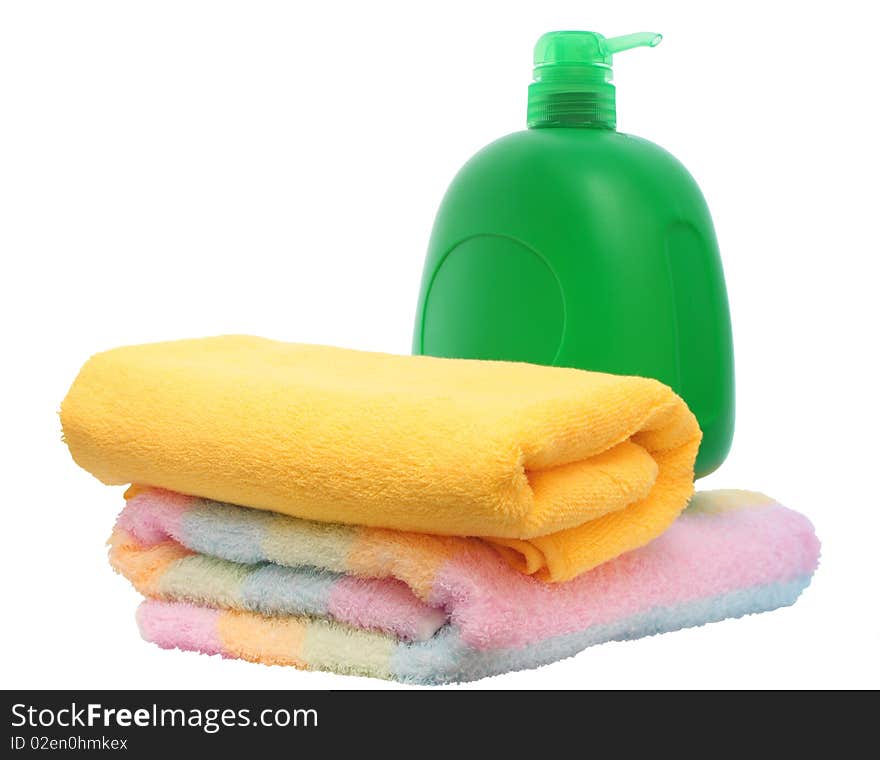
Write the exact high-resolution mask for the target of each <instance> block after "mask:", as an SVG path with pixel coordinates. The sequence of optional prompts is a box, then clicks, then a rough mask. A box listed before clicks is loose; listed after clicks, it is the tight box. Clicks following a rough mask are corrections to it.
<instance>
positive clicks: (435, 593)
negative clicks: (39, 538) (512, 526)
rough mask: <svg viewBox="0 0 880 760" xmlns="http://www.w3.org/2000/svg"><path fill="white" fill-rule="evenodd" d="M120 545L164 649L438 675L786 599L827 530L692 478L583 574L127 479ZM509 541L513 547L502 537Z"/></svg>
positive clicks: (360, 671)
mask: <svg viewBox="0 0 880 760" xmlns="http://www.w3.org/2000/svg"><path fill="white" fill-rule="evenodd" d="M129 497H130V498H129V499H128V502H127V505H126V507H125V509H124V510H123V512H122V514H121V515H120V517H119V519H118V522H117V524H116V527H115V529H114V532H113V535H112V536H111V539H110V545H111V551H110V559H111V563H112V564H113V566H114V567H115V568H116V569H117V570H118V571H120V572H121V573H122V574H123V575H125V576H126V577H127V578H128V579H129V580H130V581H131V582H132V583H133V584H134V585H135V587H136V588H137V589H138V590H139V591H140V592H141V593H143V594H144V595H145V596H146V597H147V600H146V601H145V602H144V603H143V604H142V605H141V607H140V609H139V611H138V616H137V617H138V623H139V626H140V630H141V634H142V635H143V637H144V638H145V639H147V640H148V641H152V642H154V643H156V644H158V645H159V646H161V647H166V648H173V647H177V648H180V649H188V650H195V651H199V652H203V653H207V654H220V655H223V656H225V657H237V658H242V659H246V660H252V661H255V662H262V663H267V664H282V665H293V666H295V667H298V668H304V669H319V670H331V671H336V672H339V673H350V674H357V675H367V676H375V677H380V678H391V679H397V680H400V681H405V682H412V683H424V684H439V683H447V682H456V681H469V680H474V679H478V678H482V677H485V676H490V675H494V674H498V673H502V672H505V671H510V670H519V669H523V668H532V667H537V666H539V665H543V664H546V663H549V662H553V661H555V660H558V659H561V658H564V657H569V656H572V655H574V654H575V653H577V652H578V651H580V650H582V649H584V648H585V647H588V646H591V645H593V644H598V643H601V642H604V641H609V640H614V639H630V638H637V637H640V636H647V635H651V634H655V633H660V632H663V631H670V630H675V629H679V628H684V627H688V626H695V625H702V624H704V623H709V622H712V621H717V620H722V619H724V618H729V617H739V616H742V615H746V614H750V613H755V612H763V611H767V610H772V609H775V608H777V607H782V606H786V605H790V604H792V603H793V602H794V601H795V600H796V599H797V597H798V596H799V594H800V593H801V591H802V590H803V589H804V588H805V587H806V586H807V585H808V584H809V582H810V578H811V576H812V573H813V571H814V570H815V568H816V565H817V562H818V556H819V542H818V540H817V538H816V536H815V534H814V532H813V529H812V526H811V525H810V523H809V521H808V520H807V519H806V518H805V517H803V516H802V515H800V514H798V513H796V512H793V511H791V510H789V509H786V508H785V507H783V506H781V505H779V504H777V503H776V502H774V501H773V500H771V499H769V498H767V497H765V496H762V495H761V494H756V493H751V492H747V491H709V492H702V493H698V494H697V495H696V496H695V497H694V498H693V499H692V501H691V503H690V505H689V507H688V508H687V510H686V511H685V512H684V513H683V514H682V516H681V517H679V519H678V520H677V521H676V522H675V523H674V524H673V525H672V527H671V528H670V529H669V530H667V531H666V532H665V533H664V534H663V535H661V536H660V537H659V538H657V539H656V540H655V541H653V542H652V543H650V544H648V545H647V546H644V547H641V548H639V549H636V550H635V551H632V552H629V553H627V554H624V555H622V556H620V557H618V558H616V559H614V560H612V561H610V562H608V563H605V564H603V565H601V566H599V567H597V568H595V569H593V570H591V571H589V572H587V573H584V574H582V575H580V576H578V577H576V578H574V579H573V580H570V581H566V582H564V583H556V584H548V583H543V582H541V581H539V580H536V579H535V578H532V577H529V576H527V575H524V574H522V573H519V572H517V571H516V570H514V569H513V568H512V567H511V566H510V564H509V563H508V562H505V561H504V560H503V559H502V557H501V556H500V554H499V549H498V547H497V546H494V547H493V546H491V545H490V544H488V543H486V542H484V541H482V540H481V539H476V538H461V537H448V536H433V535H426V534H417V533H407V532H402V531H393V530H387V529H381V528H368V527H357V526H342V525H338V524H330V523H319V522H313V521H309V520H303V519H298V518H294V517H290V516H286V515H281V514H275V513H271V512H266V511H259V510H254V509H248V508H244V507H238V506H234V505H230V504H224V503H219V502H214V501H208V500H204V499H199V498H195V497H191V496H183V495H180V494H177V493H173V492H170V491H163V490H159V489H153V488H137V487H136V488H134V489H132V491H131V492H130V494H129ZM502 551H503V550H502Z"/></svg>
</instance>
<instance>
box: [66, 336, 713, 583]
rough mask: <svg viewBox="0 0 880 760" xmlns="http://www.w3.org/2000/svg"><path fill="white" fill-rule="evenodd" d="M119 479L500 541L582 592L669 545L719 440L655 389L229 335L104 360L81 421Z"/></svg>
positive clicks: (110, 475) (519, 367)
mask: <svg viewBox="0 0 880 760" xmlns="http://www.w3.org/2000/svg"><path fill="white" fill-rule="evenodd" d="M61 419H62V424H63V428H64V436H65V440H66V441H67V444H68V446H69V447H70V451H71V453H72V455H73V458H74V459H75V460H76V462H77V463H78V464H80V465H81V466H82V467H84V468H85V469H86V470H88V471H90V472H91V473H93V474H94V475H95V476H97V477H98V478H99V479H100V480H102V481H103V482H104V483H108V484H117V485H119V484H126V483H148V484H150V485H152V486H159V487H163V488H167V489H171V490H174V491H177V492H181V493H188V494H198V495H199V496H203V497H207V498H211V499H216V500H219V501H225V502H231V503H235V504H242V505H245V506H248V507H253V508H257V509H262V510H270V511H273V512H279V513H284V514H287V515H293V516H296V517H301V518H307V519H311V520H319V521H323V522H329V523H336V524H346V525H359V526H369V527H376V528H392V529H397V530H405V531H419V532H425V533H432V534H443V535H450V536H481V537H484V538H486V539H488V540H490V541H491V542H492V543H493V544H495V545H496V546H497V547H498V550H499V552H500V553H501V554H502V555H503V556H504V557H505V559H506V560H507V561H508V562H509V563H511V564H512V565H513V566H514V567H515V568H517V569H518V570H519V571H521V572H525V573H529V574H534V575H536V576H537V577H539V578H541V579H542V580H548V581H565V580H568V579H571V578H573V577H575V576H577V575H578V574H579V573H581V572H583V571H585V570H588V569H590V568H592V567H595V566H597V565H599V564H601V563H603V562H605V561H607V560H609V559H612V558H613V557H617V556H619V555H620V554H623V553H624V552H627V551H630V550H632V549H635V548H637V547H639V546H643V545H645V544H647V543H648V542H649V541H651V540H652V539H654V538H656V537H657V536H659V535H660V534H661V533H662V532H663V531H664V530H666V529H667V528H668V527H669V525H670V524H671V523H672V522H673V521H674V520H675V518H676V517H677V516H678V515H679V514H680V512H681V510H682V509H683V508H684V506H685V505H686V503H687V500H688V498H689V497H690V496H691V494H692V492H693V464H694V459H695V457H696V453H697V448H698V446H699V442H700V431H699V427H698V425H697V421H696V419H695V418H694V416H693V414H691V412H690V410H688V408H687V406H686V405H685V404H684V402H683V401H682V400H681V399H680V398H679V397H678V396H676V395H675V394H674V393H673V392H672V391H671V390H670V389H669V388H668V387H666V386H665V385H663V384H662V383H659V382H657V381H655V380H649V379H645V378H639V377H619V376H614V375H606V374H600V373H592V372H584V371H581V370H574V369H563V368H559V367H540V366H536V365H530V364H519V363H510V362H487V361H464V360H457V359H436V358H430V357H414V356H392V355H386V354H376V353H366V352H361V351H350V350H345V349H338V348H327V347H322V346H310V345H300V344H289V343H277V342H274V341H269V340H264V339H261V338H253V337H245V336H225V337H217V338H206V339H201V340H184V341H175V342H170V343H155V344H150V345H142V346H130V347H126V348H119V349H115V350H112V351H107V352H105V353H102V354H98V355H96V356H94V357H92V358H91V359H90V360H89V361H88V362H87V363H86V364H85V366H84V367H83V368H82V370H81V371H80V374H79V376H78V377H77V379H76V381H75V382H74V384H73V386H72V388H71V389H70V391H69V393H68V395H67V398H66V399H65V400H64V402H63V404H62V408H61Z"/></svg>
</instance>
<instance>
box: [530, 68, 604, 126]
mask: <svg viewBox="0 0 880 760" xmlns="http://www.w3.org/2000/svg"><path fill="white" fill-rule="evenodd" d="M534 78H535V81H534V82H532V83H531V84H530V85H529V107H528V126H529V129H542V128H546V127H580V128H588V129H614V128H615V127H616V126H617V108H616V102H615V94H614V85H613V84H612V83H611V67H610V66H601V65H599V66H596V65H593V66H582V65H580V66H579V65H554V66H543V67H542V66H539V67H536V68H535V72H534Z"/></svg>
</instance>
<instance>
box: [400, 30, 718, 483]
mask: <svg viewBox="0 0 880 760" xmlns="http://www.w3.org/2000/svg"><path fill="white" fill-rule="evenodd" d="M660 39H661V37H660V35H659V34H652V33H640V34H632V35H627V36H625V37H617V38H614V39H606V38H605V37H603V36H602V35H601V34H596V33H595V32H551V33H549V34H545V35H544V36H543V37H541V39H540V40H538V43H537V45H536V47H535V59H534V63H535V68H534V82H533V83H532V84H531V86H530V87H529V106H528V129H527V130H525V131H522V132H516V133H514V134H511V135H508V136H507V137H503V138H501V139H500V140H498V141H496V142H494V143H492V144H491V145H489V146H487V147H486V148H484V149H483V150H481V151H480V152H479V153H477V154H476V155H475V156H474V157H473V158H472V159H471V160H470V161H468V163H467V164H465V166H464V167H463V168H462V169H461V171H460V172H459V173H458V175H457V176H456V178H455V179H454V180H453V182H452V185H451V186H450V188H449V190H448V192H447V193H446V196H445V198H444V199H443V203H442V205H441V206H440V210H439V212H438V214H437V219H436V222H435V225H434V230H433V233H432V235H431V241H430V245H429V249H428V256H427V261H426V263H425V270H424V275H423V278H422V287H421V294H420V297H419V305H418V312H417V315H416V325H415V335H414V339H413V351H414V353H416V354H429V355H433V356H446V357H459V358H481V359H506V360H511V361H526V362H533V363H536V364H553V365H558V366H566V367H579V368H582V369H591V370H599V371H603V372H613V373H616V374H625V375H642V376H646V377H654V378H657V379H658V380H661V381H663V382H664V383H666V384H668V385H670V386H672V387H673V388H674V389H675V390H676V391H677V392H678V393H679V394H680V395H681V396H682V397H683V398H684V399H685V401H686V402H687V403H688V405H689V406H690V408H691V409H692V410H693V412H694V414H695V415H696V416H697V419H698V420H699V422H700V427H701V428H702V430H703V443H702V446H701V448H700V453H699V456H698V458H697V467H696V471H697V475H698V476H702V475H707V474H708V473H710V472H712V471H713V470H715V469H716V468H717V467H718V466H719V465H720V464H721V463H722V462H723V461H724V458H725V456H726V455H727V452H728V450H729V449H730V443H731V439H732V437H733V422H734V381H733V341H732V337H731V329H730V315H729V311H728V304H727V292H726V290H725V286H724V274H723V271H722V268H721V259H720V256H719V253H718V244H717V242H716V239H715V232H714V229H713V226H712V219H711V217H710V215H709V209H708V208H707V206H706V202H705V201H704V199H703V195H702V193H701V192H700V189H699V188H698V187H697V185H696V183H695V182H694V180H693V178H692V177H691V175H690V174H688V172H687V170H686V169H685V168H684V167H683V166H682V165H681V164H680V163H679V162H678V161H677V160H676V159H675V158H674V157H673V156H671V155H670V154H669V153H667V152H666V151H664V150H663V149H662V148H660V147H658V146H657V145H654V144H653V143H651V142H648V141H647V140H642V139H640V138H638V137H632V136H630V135H625V134H622V133H620V132H617V131H616V129H615V127H616V122H617V120H616V112H615V93H614V85H613V84H612V83H611V79H612V71H611V57H612V55H613V54H614V53H619V52H621V51H623V50H628V49H630V48H634V47H642V46H647V47H653V46H655V45H657V44H658V43H659V42H660Z"/></svg>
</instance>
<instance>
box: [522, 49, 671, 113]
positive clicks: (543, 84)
mask: <svg viewBox="0 0 880 760" xmlns="http://www.w3.org/2000/svg"><path fill="white" fill-rule="evenodd" d="M662 39H663V36H662V35H660V34H655V33H654V32H638V33H636V34H627V35H625V36H623V37H612V38H611V39H606V38H605V37H603V36H602V35H601V34H597V33H596V32H548V33H547V34H545V35H544V36H543V37H541V39H539V40H538V43H537V44H536V45H535V69H534V81H533V82H532V84H530V85H529V112H528V125H529V127H530V128H533V127H596V128H603V129H614V128H615V126H616V125H617V109H616V107H615V98H614V85H613V84H612V83H611V79H612V70H611V57H612V56H613V55H614V54H615V53H620V52H622V51H624V50H630V49H631V48H635V47H655V46H656V45H659V44H660V40H662Z"/></svg>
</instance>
